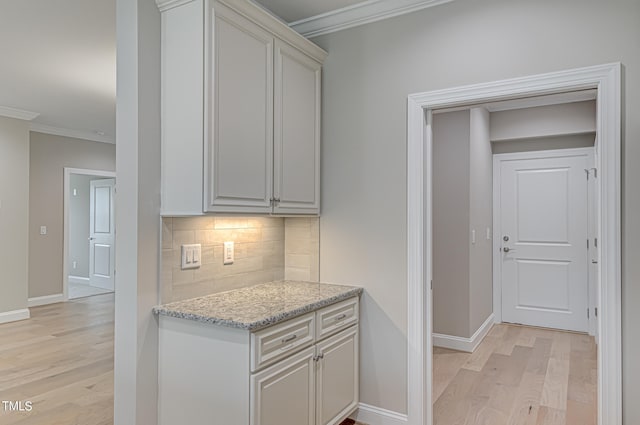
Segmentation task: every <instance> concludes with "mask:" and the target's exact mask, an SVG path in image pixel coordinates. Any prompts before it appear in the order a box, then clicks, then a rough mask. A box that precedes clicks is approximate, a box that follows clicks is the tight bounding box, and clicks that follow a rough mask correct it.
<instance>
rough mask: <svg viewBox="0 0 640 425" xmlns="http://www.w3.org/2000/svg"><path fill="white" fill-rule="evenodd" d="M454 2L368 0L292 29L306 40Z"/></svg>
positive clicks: (308, 20) (297, 22)
mask: <svg viewBox="0 0 640 425" xmlns="http://www.w3.org/2000/svg"><path fill="white" fill-rule="evenodd" d="M451 1H453V0H367V1H363V2H362V3H357V4H354V5H352V6H347V7H343V8H342V9H336V10H332V11H330V12H327V13H322V14H320V15H316V16H312V17H310V18H305V19H300V20H299V21H295V22H291V23H290V24H289V26H290V27H291V28H293V29H294V30H296V31H297V32H299V33H300V34H302V35H304V36H305V37H317V36H319V35H323V34H329V33H332V32H336V31H341V30H345V29H347V28H353V27H356V26H359V25H364V24H369V23H371V22H376V21H380V20H382V19H387V18H392V17H394V16H399V15H404V14H406V13H411V12H415V11H416V10H421V9H426V8H428V7H433V6H438V5H440V4H443V3H449V2H451Z"/></svg>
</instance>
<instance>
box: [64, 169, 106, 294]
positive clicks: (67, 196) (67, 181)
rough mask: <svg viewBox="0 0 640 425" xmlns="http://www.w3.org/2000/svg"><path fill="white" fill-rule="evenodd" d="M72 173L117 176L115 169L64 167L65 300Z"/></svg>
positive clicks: (67, 292)
mask: <svg viewBox="0 0 640 425" xmlns="http://www.w3.org/2000/svg"><path fill="white" fill-rule="evenodd" d="M71 174H82V175H85V176H96V177H105V178H114V179H115V178H116V173H115V172H114V171H103V170H89V169H85V168H71V167H64V185H63V188H64V189H63V202H62V205H63V210H64V212H63V214H64V218H63V225H62V234H63V236H62V238H63V242H62V245H63V248H62V253H63V254H62V294H63V300H64V301H69V202H70V200H71ZM116 184H117V180H116Z"/></svg>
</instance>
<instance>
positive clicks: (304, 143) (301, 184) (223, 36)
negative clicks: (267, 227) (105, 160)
mask: <svg viewBox="0 0 640 425" xmlns="http://www.w3.org/2000/svg"><path fill="white" fill-rule="evenodd" d="M157 1H158V5H159V7H160V10H161V11H162V154H163V157H162V211H161V212H162V214H163V215H199V214H203V213H205V212H213V213H254V214H255V213H258V214H283V215H284V214H318V213H319V211H320V96H321V94H320V82H321V67H322V64H321V63H322V61H323V60H324V58H325V57H326V52H324V51H323V50H322V49H320V48H319V47H317V46H316V45H315V44H313V43H311V42H310V41H309V40H307V39H305V38H304V37H302V36H301V35H299V34H297V33H296V32H295V31H293V30H291V29H290V28H288V27H287V25H286V24H284V23H283V22H281V21H280V20H278V19H276V18H274V17H273V16H271V15H270V14H268V13H267V12H265V11H264V10H263V9H261V8H260V7H259V6H256V5H255V4H253V3H252V2H250V1H247V0H223V1H210V0H183V1H179V2H176V1H175V0H157Z"/></svg>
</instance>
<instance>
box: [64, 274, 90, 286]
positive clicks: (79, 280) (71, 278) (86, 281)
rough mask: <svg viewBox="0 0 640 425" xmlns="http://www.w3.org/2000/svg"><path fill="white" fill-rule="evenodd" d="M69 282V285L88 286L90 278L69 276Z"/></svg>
mask: <svg viewBox="0 0 640 425" xmlns="http://www.w3.org/2000/svg"><path fill="white" fill-rule="evenodd" d="M68 282H69V283H79V284H81V285H88V284H89V278H88V277H81V276H69V278H68Z"/></svg>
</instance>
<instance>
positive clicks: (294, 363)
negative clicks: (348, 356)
mask: <svg viewBox="0 0 640 425" xmlns="http://www.w3.org/2000/svg"><path fill="white" fill-rule="evenodd" d="M314 353H315V348H314V347H309V348H308V349H306V350H304V351H302V352H301V353H298V354H296V355H294V356H291V357H290V358H288V359H286V360H282V361H281V362H279V363H276V364H275V365H273V366H271V367H270V368H267V369H265V370H263V371H262V372H259V373H256V374H254V375H252V376H251V425H283V424H296V425H314V421H315V362H314V361H313V357H314Z"/></svg>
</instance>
